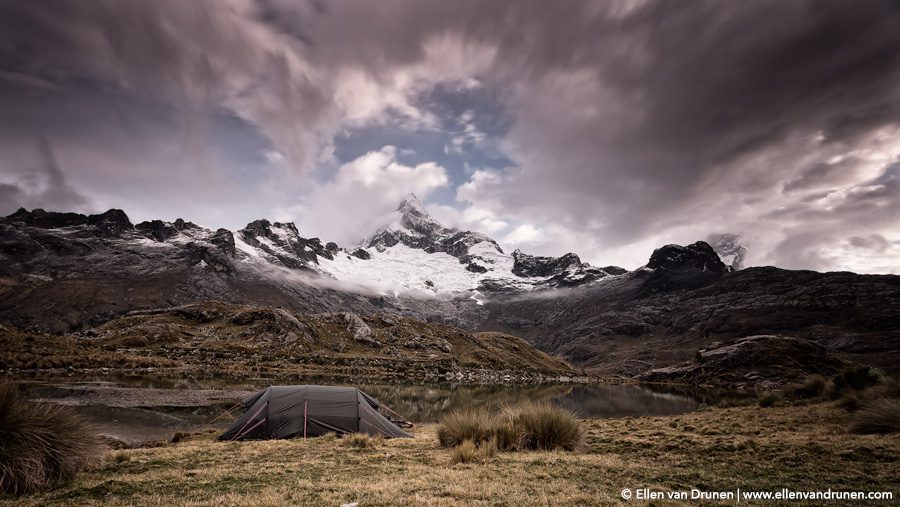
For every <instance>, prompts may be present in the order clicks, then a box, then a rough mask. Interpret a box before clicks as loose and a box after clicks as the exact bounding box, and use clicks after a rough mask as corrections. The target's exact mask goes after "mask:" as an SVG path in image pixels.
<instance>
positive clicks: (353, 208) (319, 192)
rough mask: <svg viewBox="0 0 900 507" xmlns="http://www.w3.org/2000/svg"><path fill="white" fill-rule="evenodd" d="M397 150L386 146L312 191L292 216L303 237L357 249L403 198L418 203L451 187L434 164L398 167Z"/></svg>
mask: <svg viewBox="0 0 900 507" xmlns="http://www.w3.org/2000/svg"><path fill="white" fill-rule="evenodd" d="M396 157H397V149H396V148H394V147H393V146H385V147H383V148H381V149H380V150H378V151H371V152H369V153H366V154H365V155H363V156H361V157H359V158H357V159H356V160H353V161H351V162H348V163H347V164H344V165H342V166H341V167H340V168H339V169H338V170H337V172H336V174H335V175H334V178H333V179H332V180H330V181H328V182H326V183H324V184H321V185H318V186H316V187H315V188H314V189H313V190H312V191H311V192H310V193H309V195H308V196H307V197H306V198H305V199H304V200H303V202H302V207H300V208H293V209H290V210H284V211H286V212H289V213H295V214H296V218H297V220H296V221H297V222H298V226H300V227H301V229H302V230H303V232H304V234H308V235H314V236H319V237H321V238H322V239H323V240H325V241H336V242H338V244H340V245H341V246H350V245H353V244H356V243H357V242H359V241H360V240H362V239H364V238H365V236H367V235H369V234H371V233H372V232H374V231H375V229H377V228H378V227H380V226H382V225H385V223H386V222H387V221H388V220H389V215H390V214H391V212H393V211H394V210H395V209H396V207H397V204H398V203H399V202H400V201H401V200H402V199H403V197H404V196H406V194H408V193H410V192H414V193H415V194H416V195H418V196H419V197H420V198H421V199H426V198H427V196H428V195H429V194H430V193H431V192H432V191H434V190H435V189H438V188H441V187H444V186H446V185H447V184H448V183H449V179H448V178H447V172H446V170H445V169H444V168H443V167H441V166H440V165H438V164H435V163H434V162H426V163H422V164H418V165H416V166H408V165H404V164H401V163H399V162H397V158H396Z"/></svg>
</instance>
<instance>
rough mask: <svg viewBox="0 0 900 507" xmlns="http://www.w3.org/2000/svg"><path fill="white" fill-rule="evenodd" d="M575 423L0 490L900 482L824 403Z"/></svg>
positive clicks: (459, 499) (466, 491) (101, 494)
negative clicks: (565, 444) (500, 448)
mask: <svg viewBox="0 0 900 507" xmlns="http://www.w3.org/2000/svg"><path fill="white" fill-rule="evenodd" d="M582 426H583V427H584V429H585V433H586V440H585V450H584V452H578V453H572V452H565V451H528V452H507V453H504V452H501V453H499V454H497V455H496V456H495V457H494V458H491V459H486V460H484V461H480V462H474V461H470V462H467V463H463V462H460V463H457V464H454V465H450V464H449V461H450V458H451V456H450V454H451V450H448V449H446V448H444V447H442V446H441V445H440V443H439V442H438V438H437V435H436V431H435V430H436V428H435V426H417V427H415V428H413V429H412V430H411V431H412V434H413V436H414V438H409V439H406V438H397V439H388V440H385V441H384V443H383V444H381V445H379V446H376V447H366V448H355V447H345V446H343V445H340V442H341V439H325V438H311V439H308V440H306V441H304V440H302V439H296V440H277V441H254V442H216V441H214V438H215V435H200V436H190V437H188V438H186V439H185V440H183V441H182V442H179V443H177V444H168V445H165V446H163V447H155V448H142V449H130V450H128V451H127V454H128V455H129V456H130V459H127V460H124V461H121V462H116V460H115V459H110V460H104V461H103V463H102V464H101V465H99V466H98V467H96V468H94V469H91V470H88V471H87V472H86V473H84V474H80V475H79V476H78V477H77V478H76V479H75V481H74V482H72V483H70V484H68V485H65V486H61V487H59V488H55V489H53V490H50V491H46V492H40V493H35V494H30V495H26V496H23V497H20V498H11V497H6V498H3V497H0V505H2V506H4V507H5V506H6V505H17V506H19V505H21V506H23V507H27V506H38V505H40V506H43V505H62V504H79V505H111V506H113V507H117V506H125V505H173V506H182V505H191V506H220V505H250V506H253V505H257V506H262V505H340V504H343V503H351V502H359V503H360V505H365V506H379V505H410V504H414V505H434V506H455V505H485V506H487V505H551V506H557V505H619V504H621V500H620V499H619V492H620V491H621V490H622V488H625V487H628V488H632V489H634V488H639V487H648V488H653V489H655V490H684V489H690V488H691V487H696V488H698V489H702V490H706V491H714V490H715V491H720V490H734V489H736V488H741V489H742V490H764V491H778V490H780V489H781V488H791V489H794V490H798V491H800V490H803V491H806V490H820V489H825V488H827V487H831V488H832V489H834V490H843V491H857V490H858V491H876V490H877V491H893V492H894V493H895V495H896V494H897V493H898V491H900V476H898V474H897V473H896V471H897V463H898V462H900V440H898V439H897V438H895V437H893V436H885V435H861V434H853V433H850V432H849V431H848V430H847V426H846V414H845V412H844V411H843V410H841V409H840V408H838V407H837V406H836V405H835V404H834V403H831V402H828V403H815V404H809V405H805V406H776V407H772V408H768V409H762V408H760V407H758V406H745V407H734V408H725V409H722V408H711V409H709V410H706V411H704V412H698V413H692V414H687V415H681V416H672V417H642V418H624V419H607V420H585V421H582ZM114 452H115V451H111V452H110V454H113V453H114ZM895 498H896V497H895ZM631 503H634V504H635V505H647V504H646V503H644V504H642V503H641V502H636V501H634V500H632V502H631ZM663 503H664V504H665V505H670V503H668V502H663ZM710 503H712V502H701V503H699V504H698V503H697V501H688V502H685V503H684V505H706V504H710ZM887 503H890V502H887ZM887 503H886V504H887ZM729 505H733V503H732V504H729ZM741 505H745V503H744V502H742V503H741ZM746 505H754V504H753V503H752V502H751V503H746ZM756 505H764V506H766V507H768V506H779V505H781V506H787V505H796V502H787V501H783V502H781V503H779V502H776V501H771V502H765V503H757V504H756ZM842 505H853V503H852V502H851V503H842ZM856 505H867V504H866V503H865V502H863V501H860V502H857V503H856ZM868 505H871V503H869V504H868Z"/></svg>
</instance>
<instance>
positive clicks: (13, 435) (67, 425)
mask: <svg viewBox="0 0 900 507" xmlns="http://www.w3.org/2000/svg"><path fill="white" fill-rule="evenodd" d="M99 449H100V447H99V442H98V440H97V438H96V437H95V436H94V435H93V434H92V432H91V428H90V426H89V425H88V424H87V422H86V421H85V420H84V419H82V418H81V417H80V416H79V415H78V414H76V413H74V412H73V411H72V410H70V409H68V408H67V407H61V406H53V405H44V404H36V403H31V402H28V401H23V400H21V399H20V398H19V397H18V394H17V391H16V386H15V384H13V383H12V382H9V381H8V380H6V379H2V380H0V491H3V492H5V493H8V494H12V495H21V494H25V493H31V492H34V491H39V490H41V489H46V488H48V487H50V486H54V485H56V484H59V483H64V482H67V481H69V480H71V479H73V478H74V477H75V475H76V474H77V473H78V472H80V471H81V470H82V469H83V468H85V466H87V465H88V464H89V463H90V462H91V461H92V459H93V458H94V457H95V456H96V455H97V454H98V451H99Z"/></svg>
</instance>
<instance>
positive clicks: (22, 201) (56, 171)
mask: <svg viewBox="0 0 900 507" xmlns="http://www.w3.org/2000/svg"><path fill="white" fill-rule="evenodd" d="M35 153H36V160H35V163H34V165H33V166H32V167H30V168H29V170H28V171H27V172H26V173H25V174H23V175H22V176H21V178H20V180H19V182H17V183H13V184H10V183H4V184H0V215H7V214H9V213H12V212H13V211H15V210H16V209H18V208H20V207H27V208H47V207H49V208H51V209H65V210H79V211H81V210H91V209H92V207H91V206H90V203H89V202H88V199H87V198H86V197H85V196H83V195H82V194H81V193H79V192H78V191H77V190H75V189H74V188H72V187H71V186H70V185H69V182H68V180H67V179H66V175H65V173H64V172H63V170H62V168H61V167H60V165H59V161H58V160H57V158H56V153H55V152H54V151H53V146H51V144H50V142H49V141H47V139H45V138H43V137H41V138H39V139H38V142H37V145H36V147H35Z"/></svg>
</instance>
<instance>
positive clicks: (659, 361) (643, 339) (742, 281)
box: [481, 242, 900, 377]
mask: <svg viewBox="0 0 900 507" xmlns="http://www.w3.org/2000/svg"><path fill="white" fill-rule="evenodd" d="M544 296H545V297H540V298H538V297H534V296H533V295H528V294H523V295H517V296H510V297H506V298H504V299H502V300H501V299H497V300H494V301H492V302H490V303H488V304H487V305H486V309H487V311H488V317H487V318H486V319H485V320H484V321H483V322H482V323H481V326H482V328H484V329H496V330H503V331H506V332H510V333H513V334H516V335H518V336H523V337H525V338H526V339H528V340H529V341H530V342H531V343H533V344H535V345H536V346H537V347H538V348H539V349H541V350H545V351H549V352H551V353H554V354H558V355H561V356H562V357H565V358H567V359H569V360H571V361H572V362H573V363H575V364H579V365H582V366H584V367H585V368H586V369H587V370H588V371H590V372H593V373H596V374H602V375H619V376H626V377H631V376H634V375H638V374H640V373H642V372H646V371H648V370H652V369H654V368H661V367H665V366H670V365H673V364H676V363H679V362H682V361H686V360H689V359H691V358H692V357H694V356H695V354H696V353H697V351H698V350H700V349H703V348H705V347H708V346H710V345H711V344H714V343H716V342H718V343H719V344H720V345H728V344H732V343H735V342H736V340H738V339H740V338H743V337H747V336H752V335H767V334H778V335H782V336H785V337H790V338H799V339H804V340H809V341H811V342H813V343H815V344H818V345H821V346H823V347H825V348H826V349H827V350H828V351H830V352H833V353H835V354H837V355H838V356H839V357H841V358H843V359H847V360H851V361H857V362H860V363H863V364H871V365H876V366H879V367H882V368H884V369H887V370H889V371H897V370H898V366H897V365H898V364H900V326H898V325H897V322H900V276H895V275H857V274H854V273H846V272H833V273H817V272H814V271H789V270H783V269H777V268H773V267H753V268H746V269H743V270H740V271H731V270H730V269H729V267H728V266H725V265H724V263H722V262H721V260H720V259H719V258H718V256H717V255H716V254H715V252H714V251H713V250H712V248H711V247H710V246H709V245H708V244H706V243H703V242H699V243H695V244H693V245H689V246H687V247H680V246H677V245H667V246H664V247H662V248H660V249H658V250H656V251H655V252H654V253H653V255H652V256H651V258H650V261H649V262H648V264H647V266H646V267H644V268H642V269H639V270H636V271H634V272H631V273H628V274H626V275H623V276H619V277H615V278H614V279H610V280H608V281H605V282H604V283H602V284H597V285H593V286H588V287H584V288H576V289H570V290H567V291H564V292H563V293H559V294H558V297H547V295H544Z"/></svg>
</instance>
